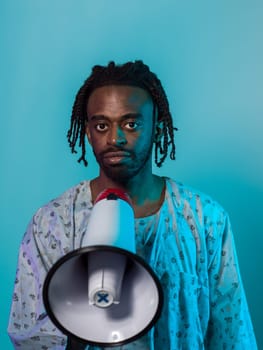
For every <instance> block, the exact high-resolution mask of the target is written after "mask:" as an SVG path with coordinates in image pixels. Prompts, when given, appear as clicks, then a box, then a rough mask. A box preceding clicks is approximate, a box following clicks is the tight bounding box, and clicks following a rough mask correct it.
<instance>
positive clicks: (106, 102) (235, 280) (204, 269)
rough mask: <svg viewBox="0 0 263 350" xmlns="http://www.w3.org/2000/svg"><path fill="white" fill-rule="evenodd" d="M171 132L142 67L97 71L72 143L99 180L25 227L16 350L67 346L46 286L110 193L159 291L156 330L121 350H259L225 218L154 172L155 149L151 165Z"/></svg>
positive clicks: (159, 96) (78, 110)
mask: <svg viewBox="0 0 263 350" xmlns="http://www.w3.org/2000/svg"><path fill="white" fill-rule="evenodd" d="M174 130H175V128H174V127H173V123H172V117H171V113H170V110H169V104H168V101H167V98H166V95H165V92H164V90H163V88H162V85H161V82H160V80H159V79H158V78H157V76H156V75H155V74H154V73H152V72H151V71H150V70H149V68H148V66H146V65H145V64H143V62H141V61H135V62H128V63H126V64H124V65H115V63H114V62H110V63H109V65H108V66H106V67H102V66H95V67H94V68H93V71H92V74H91V76H90V77H89V78H88V79H87V80H86V81H85V83H84V85H83V86H82V87H81V88H80V90H79V92H78V94H77V96H76V100H75V103H74V106H73V111H72V118H71V126H70V129H69V132H68V141H69V144H70V147H71V150H72V152H73V153H74V152H76V150H75V148H76V145H79V146H80V148H81V152H82V153H81V157H80V159H79V161H80V162H81V161H83V162H84V164H85V165H87V160H86V149H85V139H86V137H87V139H88V142H89V143H90V145H91V147H92V149H93V152H94V155H95V157H96V160H97V162H98V164H99V168H100V170H99V175H98V177H97V178H95V179H92V180H91V181H84V182H82V183H80V184H79V185H77V186H75V187H73V188H71V189H70V190H68V191H66V192H65V193H64V194H63V195H62V196H60V197H58V198H57V199H56V200H53V201H51V202H50V203H48V204H47V205H46V206H44V207H43V208H41V209H39V211H38V212H37V213H36V214H35V216H34V217H33V219H32V221H31V223H30V225H29V228H28V230H27V232H26V234H25V236H24V239H23V242H22V245H21V249H20V255H19V264H18V271H17V279H16V284H15V291H14V298H13V304H12V310H11V315H10V323H9V334H10V337H11V339H12V341H13V344H14V345H15V347H16V348H17V349H64V347H65V344H66V338H65V336H63V335H62V334H61V333H60V332H59V331H58V330H57V329H56V327H55V326H54V325H53V324H52V323H51V321H50V320H49V318H48V316H47V314H46V312H45V309H44V307H43V302H42V286H43V281H44V279H45V276H46V274H47V272H48V270H49V269H50V268H51V267H52V266H53V264H54V263H55V262H56V261H57V260H58V259H59V258H60V257H62V256H63V255H65V254H66V253H68V252H70V251H72V250H73V249H77V248H79V247H80V245H81V240H82V238H83V236H84V235H85V232H86V227H87V225H88V222H89V216H90V212H91V210H92V207H93V203H94V200H95V199H96V197H97V195H98V194H99V193H100V192H101V191H103V190H104V189H105V188H112V187H114V188H119V189H122V190H125V192H127V193H128V194H129V196H130V198H131V200H132V204H133V208H134V212H135V229H136V244H137V254H138V255H140V256H142V257H143V258H144V259H145V260H146V261H147V262H148V263H149V264H150V265H151V267H152V268H153V270H154V271H155V272H156V274H157V276H158V277H159V279H160V281H161V284H162V287H163V291H164V308H163V311H162V315H161V317H160V319H159V321H158V322H157V324H156V325H155V327H154V328H153V330H152V331H151V332H149V334H147V335H146V336H144V337H142V338H141V339H139V340H137V341H135V342H133V343H130V344H128V345H125V346H123V347H121V348H122V349H129V350H130V349H144V350H146V349H152V350H153V349H155V350H179V349H182V350H196V349H211V350H216V349H227V350H228V349H240V350H241V349H249V350H254V349H256V348H257V346H256V341H255V337H254V334H253V329H252V325H251V320H250V316H249V312H248V307H247V303H246V298H245V294H244V290H243V286H242V281H241V278H240V273H239V269H238V263H237V257H236V252H235V247H234V241H233V236H232V233H231V227H230V223H229V219H228V216H227V214H226V213H225V211H224V209H223V208H222V207H221V206H220V205H218V204H217V203H216V202H215V201H213V200H212V199H211V198H210V197H208V196H206V195H204V194H202V193H200V192H198V191H195V190H193V189H191V188H188V187H185V186H183V185H182V184H180V183H178V182H176V181H174V180H172V179H170V178H166V177H160V176H156V175H154V174H153V173H152V150H153V149H154V159H155V163H156V165H157V166H161V165H162V163H163V162H164V160H165V158H166V157H167V155H168V154H169V155H170V158H171V159H175V144H174ZM169 152H170V153H169ZM73 347H74V346H73ZM75 348H76V349H77V348H78V345H77V344H75ZM87 348H89V349H95V347H92V346H89V347H87Z"/></svg>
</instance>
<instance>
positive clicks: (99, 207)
mask: <svg viewBox="0 0 263 350" xmlns="http://www.w3.org/2000/svg"><path fill="white" fill-rule="evenodd" d="M43 298H44V304H45V307H46V310H47V312H48V315H49V316H50V318H51V320H52V321H53V323H54V324H55V325H56V326H57V327H58V328H59V329H60V330H61V331H62V332H63V333H65V334H66V335H68V336H73V337H75V338H76V339H79V340H80V341H82V342H85V343H87V344H93V345H98V346H109V347H111V346H119V345H123V344H126V343H129V342H131V341H133V340H135V339H137V338H139V337H140V336H142V335H143V334H145V333H146V332H147V331H148V330H149V329H150V328H151V327H152V326H153V325H154V324H155V322H156V321H157V319H158V318H159V316H160V313H161V309H162V304H163V296H162V289H161V285H160V282H159V280H158V279H157V277H156V276H155V274H154V272H153V271H152V269H151V268H150V267H149V266H148V264H146V262H145V261H144V260H143V259H142V258H140V257H139V256H137V255H136V254H135V229H134V212H133V209H132V206H131V202H130V200H129V197H128V196H127V195H126V194H125V193H124V192H122V191H120V190H118V189H107V190H105V191H104V192H102V193H101V194H100V195H99V196H98V198H97V200H96V202H95V204H94V207H93V209H92V211H91V215H90V218H89V224H88V227H87V231H86V233H85V236H84V238H83V241H82V244H81V248H79V249H77V250H74V251H72V252H70V253H68V254H67V255H65V256H64V257H62V258H61V259H60V260H59V261H58V262H57V263H55V265H54V266H53V267H52V268H51V270H50V271H49V273H48V275H47V277H46V280H45V283H44V288H43Z"/></svg>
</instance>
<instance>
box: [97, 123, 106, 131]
mask: <svg viewBox="0 0 263 350" xmlns="http://www.w3.org/2000/svg"><path fill="white" fill-rule="evenodd" d="M95 129H96V130H97V131H106V130H107V129H108V127H107V125H106V124H105V123H99V124H97V125H95Z"/></svg>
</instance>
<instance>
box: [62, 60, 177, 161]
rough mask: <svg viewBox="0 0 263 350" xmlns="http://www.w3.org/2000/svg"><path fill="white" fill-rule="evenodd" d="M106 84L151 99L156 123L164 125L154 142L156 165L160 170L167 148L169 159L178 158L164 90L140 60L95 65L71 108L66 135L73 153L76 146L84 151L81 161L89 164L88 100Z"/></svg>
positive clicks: (173, 128)
mask: <svg viewBox="0 0 263 350" xmlns="http://www.w3.org/2000/svg"><path fill="white" fill-rule="evenodd" d="M105 85H130V86H137V87H140V88H143V89H144V90H146V91H147V92H148V93H149V94H150V96H151V98H152V100H153V104H154V107H155V109H156V108H157V121H158V122H161V123H162V125H163V129H162V137H161V138H158V139H157V138H156V139H155V140H154V144H155V149H154V155H155V164H156V165H157V166H158V167H161V165H162V164H163V162H164V160H165V158H166V157H167V154H168V147H169V146H170V147H171V152H170V159H172V160H174V159H175V143H174V130H177V128H175V127H173V120H172V116H171V113H170V109H169V102H168V99H167V97H166V93H165V91H164V89H163V87H162V84H161V81H160V80H159V79H158V78H157V76H156V75H155V74H154V73H152V72H151V71H150V69H149V67H148V66H147V65H145V64H144V63H143V62H142V61H141V60H138V61H135V62H127V63H125V64H122V65H116V64H115V62H113V61H112V62H109V64H108V65H107V66H99V65H96V66H94V67H93V69H92V73H91V75H90V76H89V77H88V78H87V80H86V81H85V82H84V84H83V85H82V87H81V88H80V89H79V91H78V93H77V95H76V98H75V102H74V105H73V108H72V115H71V124H70V129H69V130H68V133H67V138H68V142H69V146H70V148H71V152H72V153H77V152H76V149H75V148H76V144H77V141H78V140H79V142H78V146H79V147H80V148H81V150H82V154H81V157H80V158H79V160H78V162H83V163H84V165H85V166H87V165H88V162H87V160H86V146H85V140H86V121H87V112H86V107H87V101H88V98H89V96H90V95H91V93H92V92H93V91H94V90H95V89H96V88H98V87H101V86H105Z"/></svg>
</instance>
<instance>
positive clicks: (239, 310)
mask: <svg viewBox="0 0 263 350" xmlns="http://www.w3.org/2000/svg"><path fill="white" fill-rule="evenodd" d="M212 226H213V225H212ZM219 227H221V229H220V230H219ZM218 231H219V232H218ZM215 242H217V243H216V244H215ZM207 245H208V254H210V257H211V260H210V263H209V266H208V268H209V286H210V322H209V327H208V332H207V336H206V349H211V350H219V349H220V350H223V349H225V350H230V349H235V350H247V349H250V350H256V349H257V345H256V340H255V336H254V332H253V327H252V323H251V319H250V315H249V311H248V306H247V301H246V297H245V292H244V289H243V285H242V280H241V276H240V272H239V267H238V262H237V256H236V250H235V244H234V239H233V235H232V230H231V225H230V222H229V218H228V216H227V215H225V214H223V215H222V217H221V218H220V219H219V220H216V221H215V222H214V227H212V229H210V232H209V233H208V235H207ZM209 246H210V248H211V249H209Z"/></svg>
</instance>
